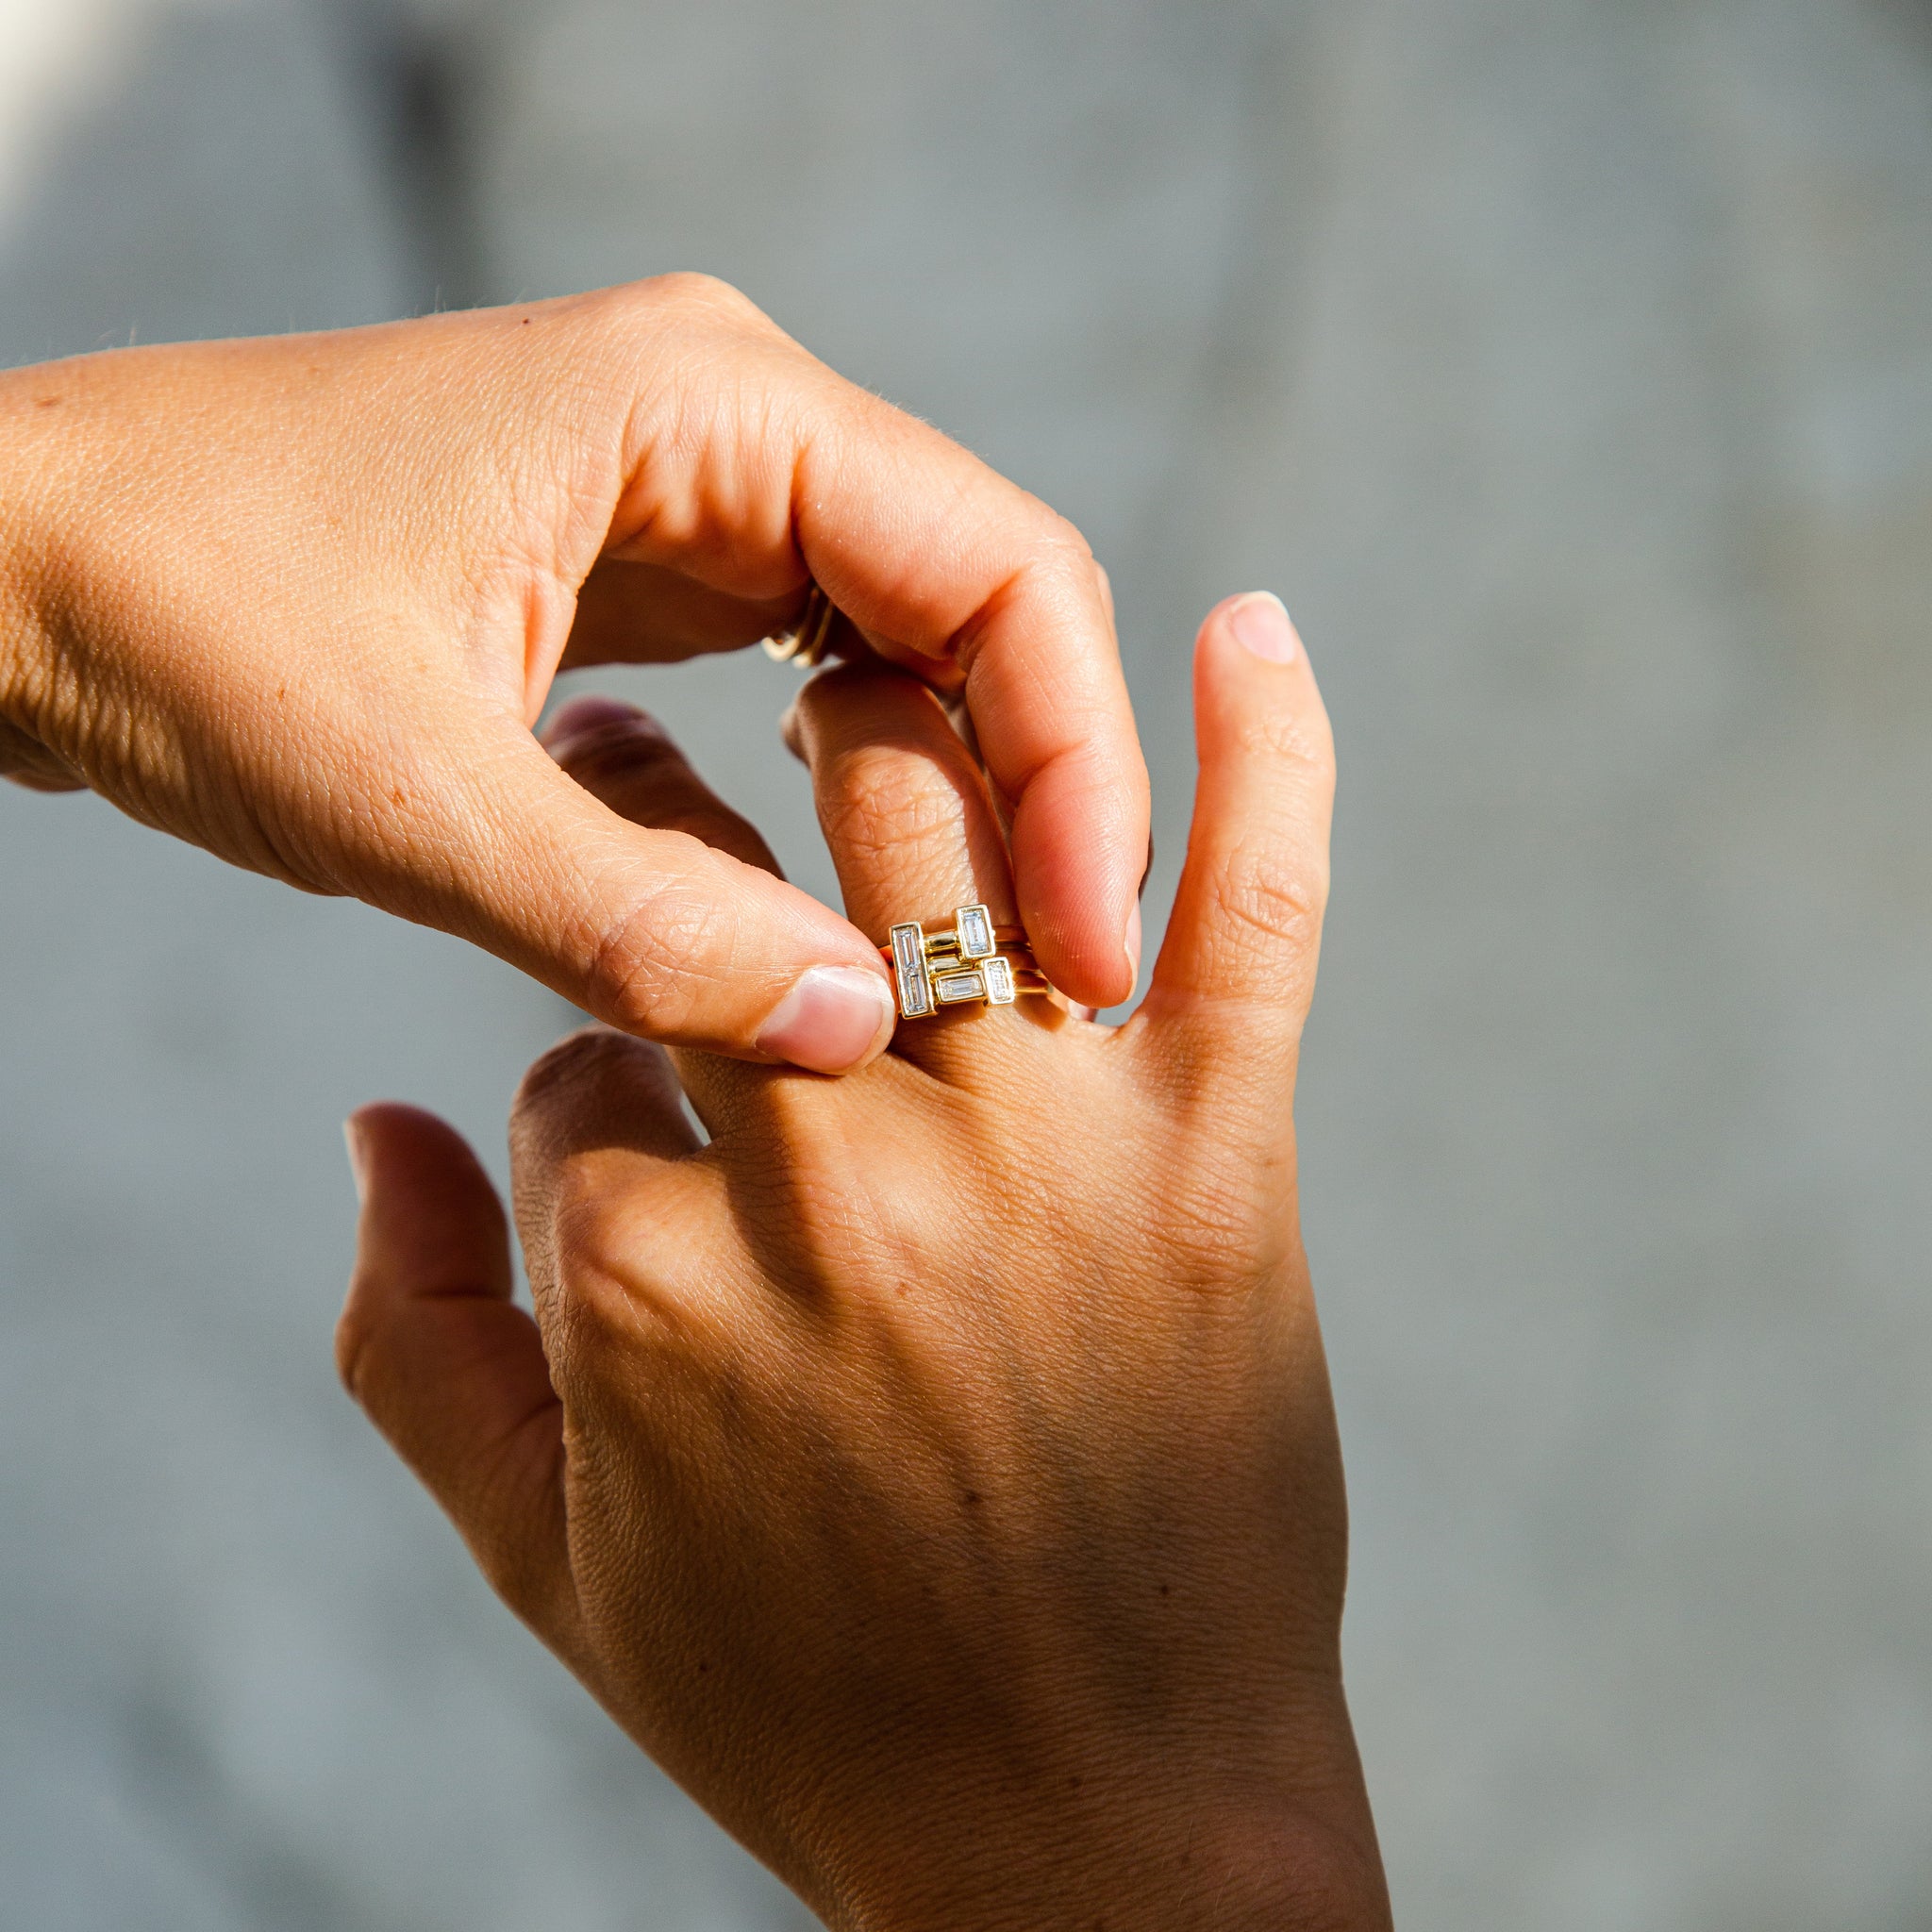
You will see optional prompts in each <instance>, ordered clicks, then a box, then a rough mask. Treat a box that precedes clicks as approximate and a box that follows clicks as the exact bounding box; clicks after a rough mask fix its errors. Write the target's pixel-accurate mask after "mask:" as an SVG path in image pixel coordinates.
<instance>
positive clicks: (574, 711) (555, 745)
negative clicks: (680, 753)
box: [541, 696, 644, 757]
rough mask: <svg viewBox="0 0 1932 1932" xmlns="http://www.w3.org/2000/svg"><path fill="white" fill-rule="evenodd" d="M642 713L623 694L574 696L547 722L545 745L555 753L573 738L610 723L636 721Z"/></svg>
mask: <svg viewBox="0 0 1932 1932" xmlns="http://www.w3.org/2000/svg"><path fill="white" fill-rule="evenodd" d="M643 715H644V714H643V712H641V710H639V709H638V708H637V707H636V706H635V705H627V704H625V702H624V700H623V699H622V698H605V697H595V696H591V697H581V698H572V699H571V701H570V703H569V704H567V705H565V706H564V707H563V708H562V709H561V710H559V711H558V713H557V715H556V716H555V717H554V718H552V719H551V721H550V722H549V724H546V725H544V727H543V730H542V732H541V738H542V741H543V748H544V749H545V750H546V751H548V752H549V753H551V755H552V756H553V757H554V756H555V755H556V754H557V753H558V752H559V751H561V750H562V749H563V747H564V746H565V745H566V744H568V743H569V742H570V741H571V740H572V739H574V738H588V737H589V736H590V734H591V732H593V731H599V730H602V729H603V727H604V726H605V725H607V724H635V723H636V722H637V720H638V719H640V718H641V717H642V716H643Z"/></svg>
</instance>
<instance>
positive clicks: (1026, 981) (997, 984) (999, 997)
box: [879, 906, 1053, 1020]
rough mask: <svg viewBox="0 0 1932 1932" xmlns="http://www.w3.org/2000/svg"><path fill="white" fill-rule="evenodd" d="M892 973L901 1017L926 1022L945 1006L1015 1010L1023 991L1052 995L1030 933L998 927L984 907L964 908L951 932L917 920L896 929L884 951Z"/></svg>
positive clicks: (954, 917)
mask: <svg viewBox="0 0 1932 1932" xmlns="http://www.w3.org/2000/svg"><path fill="white" fill-rule="evenodd" d="M879 951H880V952H881V953H882V954H883V955H884V956H885V960H886V964H887V965H889V966H890V967H891V969H892V983H893V986H894V987H895V989H896V990H897V991H898V995H899V1017H900V1018H901V1019H904V1020H924V1019H926V1018H928V1017H929V1016H930V1015H932V1014H934V1013H937V1012H938V1011H939V1010H940V1009H941V1008H942V1007H960V1006H968V1005H971V1004H972V1003H974V1002H975V1001H977V1002H980V1003H981V1004H983V1005H986V1006H990V1007H1010V1006H1011V1005H1012V1004H1013V1002H1014V1001H1015V1000H1017V999H1018V998H1019V997H1020V996H1021V994H1022V993H1043V992H1051V991H1053V988H1052V987H1051V986H1050V985H1049V984H1048V983H1047V978H1046V974H1043V973H1042V972H1041V970H1040V968H1039V966H1038V965H1037V964H1035V962H1034V958H1033V949H1032V948H1031V947H1030V946H1029V945H1028V944H1027V943H1026V934H1025V932H1024V930H1023V929H1022V928H1021V927H1020V926H1017V925H994V924H993V923H992V914H991V912H989V911H988V910H987V908H985V907H984V906H961V907H960V908H958V911H956V912H955V913H954V914H953V925H952V930H951V931H950V932H927V931H926V929H925V927H924V925H922V924H920V923H919V922H918V921H917V920H908V921H907V922H906V923H905V924H901V925H895V926H893V928H892V931H891V944H889V945H884V946H881V947H880V948H879Z"/></svg>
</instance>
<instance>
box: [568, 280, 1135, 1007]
mask: <svg viewBox="0 0 1932 1932" xmlns="http://www.w3.org/2000/svg"><path fill="white" fill-rule="evenodd" d="M670 294H671V295H672V296H675V297H676V299H677V301H680V302H692V301H700V300H702V301H704V302H708V303H709V304H710V308H711V319H712V324H713V327H714V329H715V331H716V346H717V355H716V357H715V358H693V357H692V356H691V354H690V353H689V338H688V336H686V335H684V334H682V333H681V332H680V331H679V330H678V329H677V328H676V327H675V326H674V327H671V328H668V329H667V330H666V332H665V334H664V335H663V337H662V338H661V341H662V343H663V345H664V349H665V352H666V355H665V361H664V363H663V365H662V375H664V376H665V377H668V385H666V386H667V387H668V389H669V390H670V391H674V392H675V393H673V394H672V395H670V396H669V397H663V396H661V395H660V398H659V399H658V400H656V401H654V402H653V403H652V404H651V405H650V406H649V407H647V408H641V409H640V411H639V413H638V416H637V418H636V420H635V423H634V426H633V438H634V441H632V443H631V446H630V447H629V448H628V449H627V451H626V481H625V486H624V491H623V500H622V501H621V503H620V504H619V506H618V513H617V518H616V521H615V524H614V525H613V529H612V532H611V545H610V548H609V549H608V551H607V553H606V554H607V555H614V556H620V557H624V558H641V559H643V560H647V561H654V562H664V563H674V564H675V565H676V566H677V567H678V568H680V569H683V570H685V571H687V572H688V573H690V574H691V575H696V576H698V577H700V578H701V579H702V580H703V581H706V582H708V583H710V584H713V585H715V586H716V587H718V588H720V589H723V590H727V591H731V592H732V593H733V594H735V595H739V596H757V597H773V596H776V595H779V594H781V593H782V592H784V591H787V590H788V589H793V588H795V587H796V585H797V584H798V582H799V581H800V579H801V577H802V576H803V575H805V574H807V573H808V574H809V575H811V576H812V577H813V578H814V579H816V581H817V582H818V584H819V585H820V587H821V588H822V589H823V590H824V592H825V594H826V596H827V597H829V598H830V599H831V601H832V603H833V604H834V605H835V606H837V607H838V608H839V609H841V610H842V611H843V612H844V613H845V614H846V615H847V616H848V617H849V618H851V619H852V621H853V622H854V623H855V624H857V625H858V627H859V629H860V630H861V631H862V632H863V633H864V634H865V636H866V638H867V639H868V641H871V642H872V643H873V644H874V646H875V647H876V648H878V649H879V650H880V652H881V653H882V654H883V655H885V656H887V657H889V658H894V659H895V660H897V661H899V662H900V663H902V664H906V665H908V666H911V667H914V668H917V669H920V670H921V671H922V672H923V673H924V675H926V676H927V677H928V678H930V679H931V680H932V681H934V682H936V683H940V684H943V685H952V686H957V685H958V684H959V683H960V682H961V680H963V684H964V689H965V693H966V699H967V704H968V707H969V708H970V709H971V712H972V715H973V722H974V730H975V733H976V735H977V740H978V743H979V747H980V750H981V753H982V755H983V756H984V758H985V759H986V764H987V768H988V770H989V772H990V774H991V777H992V780H993V783H994V785H995V786H996V787H997V788H998V790H999V791H1000V793H1001V794H1002V797H1003V799H1004V801H1005V802H1006V803H1007V804H1008V806H1009V807H1010V808H1011V832H1012V845H1013V868H1014V878H1015V885H1016V888H1017V891H1018V896H1019V903H1020V911H1021V915H1022V917H1023V918H1024V921H1025V923H1026V926H1027V929H1028V931H1029V933H1030V934H1031V936H1032V940H1033V944H1034V948H1035V951H1036V953H1037V954H1038V956H1039V958H1040V962H1041V966H1043V967H1044V968H1045V969H1046V971H1047V973H1048V974H1049V976H1050V977H1051V978H1052V979H1053V981H1054V982H1055V984H1056V985H1058V986H1059V987H1060V988H1062V989H1063V990H1064V991H1066V992H1067V993H1068V994H1069V996H1070V997H1072V998H1074V999H1075V1000H1078V1001H1080V1002H1082V1003H1084V1004H1087V1005H1103V1006H1104V1005H1108V1004H1112V1003H1114V1002H1117V1001H1119V1000H1122V999H1124V998H1125V997H1126V995H1127V993H1128V992H1129V991H1130V990H1131V988H1132V984H1133V977H1134V974H1133V968H1132V964H1131V963H1130V959H1129V956H1128V951H1127V943H1128V942H1127V933H1128V925H1129V915H1130V913H1131V911H1132V909H1133V907H1134V905H1135V892H1136V887H1137V885H1138V883H1139V880H1140V874H1141V864H1142V861H1143V859H1144V858H1145V855H1146V849H1147V824H1148V798H1147V772H1146V766H1145V764H1144V762H1143V761H1142V759H1141V749H1140V744H1139V741H1138V739H1137V738H1136V736H1135V731H1134V720H1133V711H1132V708H1131V706H1130V705H1129V703H1128V700H1127V691H1126V682H1125V679H1124V676H1123V675H1122V671H1121V662H1120V651H1119V647H1118V645H1117V644H1116V642H1115V639H1114V631H1113V623H1112V619H1111V616H1110V613H1109V610H1108V602H1107V598H1106V594H1105V591H1104V590H1103V587H1102V579H1101V576H1100V574H1099V570H1098V567H1097V566H1096V565H1095V563H1094V561H1093V558H1092V555H1091V551H1090V550H1089V549H1088V547H1087V544H1086V542H1085V541H1084V540H1083V539H1082V538H1081V536H1080V534H1079V532H1078V531H1076V530H1075V529H1074V527H1073V525H1070V524H1069V523H1067V522H1066V520H1065V519H1064V518H1062V517H1060V516H1058V515H1057V514H1056V513H1055V512H1054V511H1052V510H1051V509H1049V508H1047V507H1046V506H1045V505H1044V504H1043V503H1041V502H1040V501H1039V499H1038V498H1036V497H1033V496H1031V495H1029V494H1027V492H1026V491H1024V490H1022V489H1020V488H1019V487H1018V486H1017V485H1016V484H1014V483H1011V482H1009V481H1008V479H1007V478H1005V477H1003V476H1001V475H998V474H997V473H996V472H994V471H993V470H991V468H989V467H988V466H987V465H986V464H985V463H983V462H981V461H980V460H979V458H976V457H974V456H973V455H972V454H971V453H970V452H969V451H967V450H964V449H962V448H960V446H959V445H958V443H956V442H954V441H951V440H950V439H949V438H947V437H944V436H942V435H941V434H940V433H939V431H937V430H935V429H933V428H931V427H930V426H929V425H926V424H924V423H921V422H918V421H917V420H916V419H914V418H913V417H911V416H908V415H907V414H906V413H905V412H904V411H902V410H899V409H896V408H892V407H891V405H890V404H887V403H885V402H882V401H881V400H880V399H879V398H878V397H876V396H874V395H872V394H869V393H868V392H867V391H864V390H861V389H859V388H858V387H856V386H855V385H854V384H852V383H849V382H846V381H844V380H843V379H842V378H841V377H840V376H838V375H834V374H833V372H832V371H831V370H829V369H827V368H825V366H824V364H823V363H821V362H818V361H816V360H815V359H814V358H811V357H810V356H808V355H807V354H806V352H805V351H804V350H802V349H801V348H799V346H798V345H797V344H796V343H795V342H792V341H791V340H790V339H789V338H787V337H785V336H784V335H783V334H782V333H781V332H780V331H779V330H778V329H777V328H776V327H775V326H774V325H773V324H771V323H770V322H769V320H767V318H765V317H764V316H762V315H760V314H759V313H758V311H757V310H756V309H755V308H752V306H751V305H750V304H749V303H747V302H745V301H744V300H743V298H742V297H740V296H737V295H736V294H735V293H734V292H733V291H728V290H723V289H722V288H720V287H718V286H717V285H706V286H705V287H703V288H701V289H700V290H699V291H696V292H695V293H693V292H692V291H691V290H690V289H686V290H685V291H684V293H683V294H682V295H681V296H680V295H677V291H670ZM721 372H722V375H723V376H724V378H728V379H721Z"/></svg>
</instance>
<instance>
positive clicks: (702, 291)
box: [613, 269, 774, 334]
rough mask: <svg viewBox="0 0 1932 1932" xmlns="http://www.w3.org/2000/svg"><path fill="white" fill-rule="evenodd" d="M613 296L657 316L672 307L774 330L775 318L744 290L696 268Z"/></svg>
mask: <svg viewBox="0 0 1932 1932" xmlns="http://www.w3.org/2000/svg"><path fill="white" fill-rule="evenodd" d="M613 293H614V294H615V296H616V298H617V300H618V302H619V303H620V304H621V305H627V304H630V303H636V304H638V305H639V306H641V307H642V308H646V309H648V310H650V311H652V312H654V313H661V312H662V311H663V310H664V309H666V308H671V309H673V310H675V311H676V312H677V313H679V314H680V315H686V316H690V317H691V318H693V319H697V320H703V321H708V322H712V323H724V324H728V325H731V326H733V327H735V328H740V329H752V330H755V331H756V332H758V333H759V334H770V333H773V332H774V324H773V322H772V320H771V318H770V317H769V316H767V315H766V313H765V312H764V310H763V309H762V308H759V307H758V304H757V303H756V302H754V301H753V300H752V299H751V297H750V296H749V295H747V294H745V292H744V291H742V290H741V289H738V288H735V287H734V286H733V285H732V284H731V283H729V282H727V281H724V280H723V279H722V278H721V277H720V276H717V275H706V274H704V273H702V272H701V271H699V270H695V269H674V270H672V271H671V272H670V273H669V274H666V275H652V276H651V277H649V279H647V280H645V281H641V282H632V283H629V284H627V285H625V287H624V288H622V289H619V290H616V291H613Z"/></svg>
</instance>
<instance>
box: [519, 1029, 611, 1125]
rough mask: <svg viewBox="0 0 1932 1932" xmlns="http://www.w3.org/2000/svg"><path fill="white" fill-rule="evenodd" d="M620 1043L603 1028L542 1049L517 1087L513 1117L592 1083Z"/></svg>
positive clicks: (576, 1035) (575, 1035)
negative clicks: (560, 1094)
mask: <svg viewBox="0 0 1932 1932" xmlns="http://www.w3.org/2000/svg"><path fill="white" fill-rule="evenodd" d="M622 1046H623V1042H622V1041H621V1040H620V1039H619V1038H618V1037H617V1036H616V1035H614V1034H612V1033H610V1032H608V1030H606V1029H605V1028H604V1027H602V1026H587V1027H585V1028H583V1029H582V1031H580V1032H577V1033H573V1034H571V1035H570V1036H569V1037H568V1038H566V1039H563V1040H559V1041H558V1042H557V1044H556V1045H555V1046H548V1047H545V1048H544V1050H543V1051H542V1052H541V1054H539V1055H538V1056H537V1058H535V1059H534V1060H533V1061H532V1062H531V1063H530V1066H529V1068H528V1070H527V1071H526V1072H525V1074H524V1077H523V1079H522V1081H521V1082H520V1083H519V1084H518V1087H517V1093H516V1099H515V1101H514V1102H513V1103H512V1104H511V1109H510V1110H511V1113H512V1115H522V1114H525V1113H528V1112H529V1111H530V1110H531V1109H532V1108H535V1107H537V1106H540V1105H541V1103H542V1102H544V1101H546V1100H549V1099H552V1098H554V1097H555V1096H557V1095H558V1094H559V1093H565V1092H568V1091H571V1090H572V1089H574V1088H575V1087H577V1086H578V1085H580V1084H581V1083H583V1082H586V1081H590V1080H594V1079H595V1078H596V1077H597V1076H598V1075H599V1074H602V1073H603V1072H604V1070H605V1069H606V1068H607V1067H608V1066H609V1065H610V1064H611V1063H612V1061H613V1060H614V1059H615V1058H616V1056H617V1054H618V1052H619V1051H621V1049H622Z"/></svg>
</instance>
